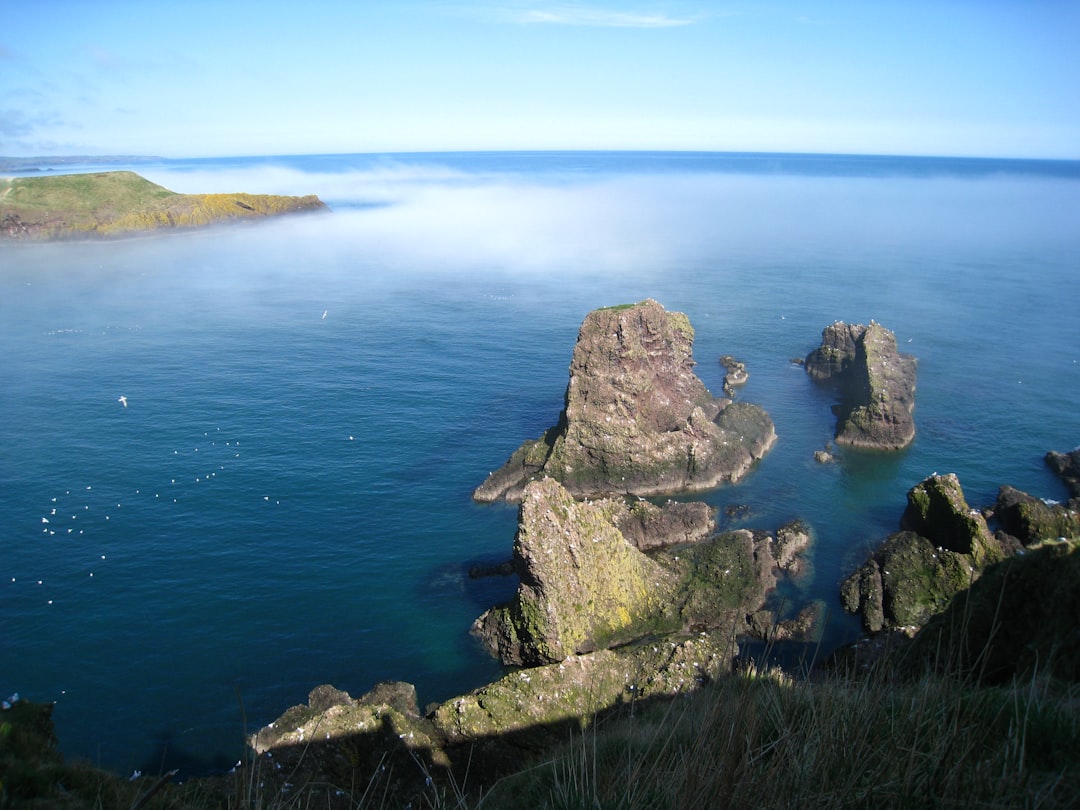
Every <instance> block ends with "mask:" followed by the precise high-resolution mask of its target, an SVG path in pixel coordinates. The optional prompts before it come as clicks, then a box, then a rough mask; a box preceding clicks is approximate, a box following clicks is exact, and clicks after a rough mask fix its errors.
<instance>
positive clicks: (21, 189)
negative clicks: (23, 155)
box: [0, 172, 177, 222]
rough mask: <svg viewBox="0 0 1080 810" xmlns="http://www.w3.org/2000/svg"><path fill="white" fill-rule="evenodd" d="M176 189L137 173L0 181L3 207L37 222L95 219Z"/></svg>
mask: <svg viewBox="0 0 1080 810" xmlns="http://www.w3.org/2000/svg"><path fill="white" fill-rule="evenodd" d="M175 196H177V194H176V192H175V191H169V189H167V188H164V187H162V186H159V185H157V184H155V183H151V182H150V181H149V180H147V179H146V178H144V177H140V176H139V175H137V174H135V173H134V172H98V173H94V174H65V175H57V176H55V177H17V178H13V179H3V180H0V210H4V211H7V210H12V211H15V212H17V213H18V214H19V215H20V216H21V217H22V218H23V219H25V220H28V221H37V220H39V219H41V218H47V217H54V216H60V217H63V218H65V219H67V220H68V221H70V222H77V221H80V220H87V221H95V220H97V219H100V218H101V217H102V216H103V215H105V216H106V217H107V216H109V215H111V216H112V217H116V216H120V215H122V214H125V213H128V212H130V211H135V210H140V209H145V208H148V207H151V206H153V205H154V204H155V203H158V202H160V201H161V200H164V199H167V198H169V197H175Z"/></svg>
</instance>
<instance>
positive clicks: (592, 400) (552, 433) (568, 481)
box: [473, 300, 776, 501]
mask: <svg viewBox="0 0 1080 810" xmlns="http://www.w3.org/2000/svg"><path fill="white" fill-rule="evenodd" d="M693 342H694V329H693V327H692V326H691V325H690V321H689V319H687V317H686V316H685V315H683V314H682V313H679V312H667V311H666V310H665V309H664V308H663V307H662V306H661V305H660V304H658V303H657V302H656V301H653V300H646V301H643V302H641V303H639V304H633V305H628V306H621V307H611V308H608V309H600V310H595V311H593V312H590V313H589V315H588V316H586V318H585V321H584V322H583V323H582V326H581V330H580V331H579V333H578V339H577V344H576V345H575V347H574V354H573V359H572V360H571V363H570V381H569V384H568V385H567V389H566V405H565V408H564V409H563V412H562V414H561V416H560V419H559V422H558V424H557V425H555V426H554V427H552V428H551V429H550V430H548V431H547V433H545V434H544V436H543V437H541V438H540V439H536V440H531V441H527V442H525V443H524V444H523V445H522V446H521V447H520V448H519V449H518V450H517V451H516V452H515V453H514V454H513V455H512V456H511V457H510V459H509V460H508V461H507V462H506V464H504V465H503V466H502V467H501V468H500V469H499V470H496V471H495V472H493V473H492V474H491V475H490V476H488V478H487V480H486V481H484V483H483V484H481V485H480V486H479V487H477V489H476V491H475V492H474V493H473V497H474V498H475V499H476V500H478V501H495V500H501V499H506V500H511V501H516V500H520V499H521V497H522V495H523V494H524V491H525V485H526V484H527V482H528V481H530V480H532V479H535V478H538V477H540V476H549V477H551V478H554V479H556V480H557V481H559V482H560V483H561V484H562V485H563V486H564V487H566V489H567V490H569V491H570V493H571V494H573V495H574V496H576V497H587V496H588V497H595V496H599V495H605V494H613V493H619V494H631V495H640V496H648V495H656V494H661V493H668V492H677V491H680V490H702V489H708V488H711V487H714V486H717V485H718V484H720V483H722V482H725V481H736V480H738V479H739V478H741V477H742V476H743V475H745V474H746V472H747V471H748V470H749V469H750V466H751V465H752V464H753V462H754V460H756V459H758V458H761V456H762V455H764V453H765V452H766V451H767V450H768V449H769V448H770V447H771V446H772V444H773V442H774V441H775V440H776V433H775V430H774V428H773V423H772V420H771V419H770V418H769V415H768V414H767V413H766V412H765V411H764V410H763V409H762V408H760V407H759V406H756V405H751V404H747V403H730V402H729V401H728V400H724V399H717V398H716V397H714V396H713V395H712V394H711V393H710V392H709V390H708V389H707V388H706V387H705V384H704V383H702V382H701V380H699V379H698V378H697V376H695V375H694V372H693V367H694V360H693V357H692V349H693Z"/></svg>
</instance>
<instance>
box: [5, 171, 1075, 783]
mask: <svg viewBox="0 0 1080 810" xmlns="http://www.w3.org/2000/svg"><path fill="white" fill-rule="evenodd" d="M38 168H39V169H40V172H49V171H53V172H59V171H63V172H70V171H77V170H79V169H80V168H89V169H92V170H101V169H103V168H110V169H114V168H132V169H133V170H135V171H137V172H139V173H140V174H141V175H143V176H144V177H146V178H147V179H149V180H151V181H153V182H155V183H158V184H160V185H163V186H165V187H167V188H169V189H172V190H174V191H178V192H188V193H201V192H235V191H246V192H254V193H278V194H318V195H319V196H320V197H321V198H322V199H323V201H325V202H326V203H327V205H328V206H329V208H330V211H329V212H327V213H325V214H317V215H305V216H296V217H292V218H283V219H277V220H272V221H265V222H261V223H258V224H241V225H236V226H234V227H221V228H211V229H208V230H202V231H196V232H186V233H172V234H162V235H153V236H147V237H139V238H130V239H122V240H114V241H102V242H78V243H64V244H5V245H2V246H0V349H2V350H0V541H2V544H3V545H2V553H0V693H2V695H0V696H2V697H5V698H6V697H9V696H11V695H13V694H15V693H18V694H19V695H20V696H21V697H22V698H25V699H28V700H33V701H40V702H52V703H55V708H54V719H55V723H56V731H57V735H58V739H59V746H60V749H61V751H62V752H63V753H64V754H65V756H67V757H68V758H70V759H78V760H84V761H88V762H90V763H92V764H95V765H99V766H102V767H105V768H108V769H111V770H114V771H117V772H121V773H124V774H127V773H129V772H132V771H135V770H140V771H143V772H144V773H157V772H160V771H163V770H166V769H170V768H180V769H181V777H183V776H191V775H197V774H205V773H213V772H218V771H222V770H226V769H228V768H229V767H230V766H231V765H233V764H234V763H235V762H236V761H237V760H239V759H240V758H241V757H242V755H243V751H244V739H245V734H248V733H251V732H253V731H255V730H257V729H258V728H259V727H260V726H261V725H263V724H266V723H268V722H270V721H272V720H274V719H275V718H276V717H278V716H279V715H280V714H281V713H282V712H284V711H285V710H286V709H287V708H289V707H290V706H293V705H296V704H300V703H304V702H306V699H307V694H308V692H309V691H310V690H311V689H312V688H313V687H315V686H317V685H319V684H324V683H330V684H333V685H334V686H336V687H338V688H340V689H344V690H346V691H348V692H349V693H350V694H352V695H354V696H359V695H361V694H363V693H364V692H365V691H367V690H368V689H370V688H371V687H373V686H374V685H375V684H376V683H378V682H380V681H384V680H401V681H408V682H410V683H413V684H415V686H416V688H417V691H418V695H419V700H420V705H421V707H423V706H425V705H427V704H429V703H431V702H435V701H441V700H445V699H447V698H450V697H452V696H454V695H457V694H462V693H464V692H467V691H468V690H470V689H474V688H476V687H479V686H481V685H483V684H485V683H487V682H489V681H491V680H493V679H495V678H497V677H498V676H499V675H500V674H501V673H502V671H503V670H502V669H501V667H500V666H499V664H498V663H497V662H496V661H494V660H493V659H492V658H491V657H490V656H489V655H488V654H487V653H486V652H485V651H484V650H483V649H482V648H481V647H480V646H479V644H478V643H477V642H476V641H475V640H474V639H473V638H472V637H471V636H470V634H469V627H470V624H471V623H472V622H473V620H474V619H475V618H476V617H477V616H479V615H480V613H481V612H482V611H484V610H485V609H486V608H487V607H489V606H490V605H492V604H494V603H496V602H498V601H502V600H505V599H507V598H508V597H509V596H510V595H511V594H512V593H513V590H514V588H515V586H516V583H515V582H514V581H513V579H512V578H510V579H508V578H484V579H471V578H470V577H469V575H468V572H469V569H470V567H472V566H475V565H489V564H494V563H498V562H501V561H504V560H506V559H509V557H510V555H511V550H512V546H513V541H514V533H515V529H516V525H517V509H516V507H514V506H513V505H509V504H487V505H481V504H477V503H474V502H473V501H472V499H471V492H472V490H473V488H475V487H476V486H477V485H478V484H479V483H480V482H482V481H483V480H484V478H485V477H486V476H487V474H488V473H489V471H491V470H494V469H495V468H497V467H498V466H499V465H501V464H502V463H503V462H504V461H505V460H506V458H507V457H508V456H509V455H510V453H511V452H512V451H513V450H515V449H516V448H517V447H518V446H519V445H520V444H521V442H522V441H524V440H525V439H529V438H535V437H537V436H539V435H540V434H541V433H542V432H543V431H544V430H545V429H546V428H548V427H549V426H551V425H553V424H554V423H555V422H556V420H557V418H558V416H559V411H560V409H561V407H562V404H563V397H564V394H565V390H566V384H567V373H568V365H569V362H570V357H571V353H572V351H573V347H574V342H575V339H576V337H577V331H578V328H579V326H580V325H581V322H582V320H583V318H584V317H585V316H586V314H587V313H588V312H589V311H590V310H593V309H596V308H598V307H604V306H609V305H614V304H622V303H629V302H635V301H640V300H642V299H645V298H653V299H656V300H657V301H659V302H660V303H661V304H663V306H664V307H666V308H667V309H669V310H675V311H680V312H684V313H685V314H686V315H687V316H688V317H689V319H690V321H691V323H692V324H693V326H694V329H695V331H696V339H695V344H694V357H695V359H696V362H697V365H696V373H697V374H698V376H699V377H700V378H701V379H702V380H703V381H704V383H705V384H706V386H708V387H709V388H710V390H712V391H713V392H714V393H717V394H718V393H720V391H721V388H722V380H723V374H724V369H723V367H722V366H721V365H720V363H719V362H718V361H719V358H720V356H721V355H726V354H730V355H733V356H735V357H736V358H737V359H738V360H740V361H742V362H744V363H745V364H746V367H747V370H748V372H749V381H748V383H747V384H746V385H745V386H744V387H743V388H741V389H739V390H738V391H737V393H736V398H737V399H739V400H742V401H747V402H754V403H757V404H760V405H761V406H763V407H764V408H765V409H766V410H767V411H768V412H769V414H770V415H771V416H772V419H773V421H774V423H775V425H776V432H777V435H778V441H777V443H776V445H775V446H774V447H773V449H772V450H771V451H770V452H769V453H768V454H767V455H766V456H765V458H764V459H762V460H761V461H760V462H758V463H757V464H756V465H755V467H754V468H753V469H752V471H751V472H750V473H749V474H748V475H747V476H746V477H745V478H744V479H743V480H742V481H740V482H739V483H737V484H734V485H729V486H722V487H719V488H717V489H714V490H711V491H708V492H704V493H698V494H695V495H686V494H680V493H675V494H673V497H677V498H696V499H701V500H705V501H707V502H709V503H710V504H712V505H714V506H715V507H716V508H717V510H718V519H717V522H718V527H719V528H734V527H748V528H753V529H762V530H765V531H773V530H775V529H776V528H777V527H778V526H780V525H781V524H783V523H785V522H787V521H789V520H793V519H801V520H804V521H805V522H806V523H807V524H809V526H810V527H811V529H812V532H813V538H814V539H813V545H812V546H811V549H810V551H809V553H808V567H807V572H806V573H805V574H804V575H803V576H802V577H800V578H798V579H796V580H792V581H790V582H785V583H783V585H782V587H781V589H780V591H779V592H778V595H777V597H776V598H777V600H778V602H777V604H778V606H779V608H780V609H781V610H782V611H785V612H794V611H796V610H798V609H800V608H801V607H804V606H806V605H808V604H811V603H815V602H816V603H818V604H820V605H822V606H823V607H824V616H825V618H824V620H823V622H822V625H821V626H820V630H819V633H818V635H817V641H816V642H815V643H816V645H817V653H818V654H820V655H826V654H827V653H828V652H829V651H830V650H831V649H833V648H835V647H836V646H837V645H840V644H842V643H845V642H847V641H851V640H853V639H855V638H857V637H858V635H859V632H860V628H859V623H858V621H857V620H856V619H855V618H853V617H850V616H847V615H845V614H844V613H843V611H842V609H841V607H840V603H839V599H838V583H839V582H840V581H841V580H842V578H843V577H844V576H845V575H846V574H848V573H849V572H850V571H852V570H853V569H854V568H855V567H857V566H858V564H859V563H861V562H862V561H863V559H865V556H866V554H867V553H868V551H869V550H870V549H871V548H872V547H873V546H874V545H876V544H877V543H879V542H880V541H881V540H882V539H884V538H885V537H886V536H887V535H888V534H889V533H891V532H893V531H896V530H897V528H898V521H899V519H900V515H901V513H902V512H903V509H904V506H905V504H906V498H905V495H906V493H907V491H908V489H910V488H911V487H912V486H913V485H915V484H916V483H918V482H919V481H921V480H922V479H924V478H925V477H927V476H929V475H931V474H932V473H935V472H936V473H956V474H957V475H958V476H959V478H960V482H961V485H962V486H963V488H964V492H965V494H966V497H967V500H968V502H969V504H971V505H972V506H977V507H979V506H985V505H989V504H991V503H993V501H994V499H995V497H996V494H997V491H998V488H999V487H1000V486H1001V485H1004V484H1009V485H1012V486H1015V487H1019V488H1021V489H1023V490H1026V491H1028V492H1031V493H1032V494H1035V495H1037V496H1039V497H1044V498H1048V499H1054V500H1064V499H1066V498H1067V492H1066V489H1065V487H1064V485H1063V484H1062V483H1061V482H1060V481H1059V480H1058V479H1057V478H1055V477H1054V476H1053V475H1052V474H1051V473H1050V471H1049V470H1048V469H1047V467H1046V465H1045V463H1044V461H1043V457H1044V455H1045V453H1046V452H1047V451H1048V450H1059V451H1067V450H1070V449H1072V448H1074V447H1076V446H1077V444H1078V443H1080V308H1078V302H1080V162H1069V161H1024V160H989V159H955V158H924V157H877V156H844V155H800V154H741V153H740V154H734V153H686V152H678V153H661V152H488V153H441V154H436V153H430V154H416V153H413V154H354V155H309V156H278V157H222V158H212V159H210V158H208V159H183V160H181V159H160V160H151V161H143V162H138V163H133V164H132V165H130V166H125V165H122V164H119V165H115V166H107V167H105V166H101V165H96V164H95V165H93V166H89V167H79V166H73V165H64V166H59V167H50V166H48V165H47V164H42V166H40V167H38ZM34 174H38V172H35V173H34ZM871 320H874V321H876V322H878V323H880V324H882V325H884V326H886V327H887V328H888V329H890V330H892V331H893V332H894V333H895V335H896V338H897V342H898V345H899V347H900V349H901V351H904V352H908V353H910V354H913V355H914V356H915V357H916V358H918V385H917V392H916V408H915V413H914V416H915V422H916V429H917V435H916V438H915V440H914V442H913V444H911V446H909V447H908V448H907V449H905V450H903V451H900V452H889V453H883V452H868V451H853V450H848V449H842V448H833V449H834V451H835V455H836V461H835V462H834V463H830V464H821V463H818V462H817V461H815V460H814V452H815V451H816V450H820V449H824V448H827V447H829V446H830V443H831V440H832V438H833V435H834V429H835V419H834V416H833V413H832V411H831V406H832V405H833V404H834V403H835V392H834V391H832V390H831V389H829V388H828V387H822V386H819V385H816V384H814V383H812V382H811V381H810V380H809V379H808V378H807V375H806V373H805V371H804V369H803V368H802V367H801V366H800V365H799V364H798V363H797V362H795V361H796V360H798V359H799V358H803V357H805V356H806V355H807V354H808V353H809V352H810V351H811V350H812V349H814V348H815V347H816V346H817V345H819V343H820V339H821V332H822V330H823V329H824V328H825V327H826V326H828V325H829V324H831V323H833V322H834V321H846V322H849V323H869V322H870V321H871ZM121 398H123V399H121ZM663 500H664V499H658V502H662V501H663Z"/></svg>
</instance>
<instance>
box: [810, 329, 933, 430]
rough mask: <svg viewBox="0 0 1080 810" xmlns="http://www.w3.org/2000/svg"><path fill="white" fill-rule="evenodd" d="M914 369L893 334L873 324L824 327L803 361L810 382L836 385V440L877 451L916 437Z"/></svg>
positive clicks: (911, 361)
mask: <svg viewBox="0 0 1080 810" xmlns="http://www.w3.org/2000/svg"><path fill="white" fill-rule="evenodd" d="M915 365H916V363H915V358H914V357H912V356H911V355H908V354H900V353H899V352H898V351H897V349H896V336H895V335H893V333H892V332H890V331H889V330H888V329H886V328H885V327H883V326H881V325H880V324H877V323H874V322H873V321H871V322H870V325H869V326H864V325H862V324H846V323H843V322H840V321H837V322H836V323H834V324H832V325H830V326H827V327H825V329H824V330H823V331H822V333H821V346H819V347H818V348H816V349H814V351H812V352H810V354H809V355H807V357H806V363H805V366H806V372H807V374H809V375H810V376H811V377H812V378H813V379H814V380H817V381H819V382H835V383H837V384H838V385H839V390H840V403H839V404H838V405H837V406H836V408H834V410H835V412H836V415H837V427H836V441H837V442H839V443H840V444H846V445H850V446H853V447H865V448H872V449H878V450H898V449H900V448H903V447H906V446H907V445H908V444H910V443H911V441H912V439H914V438H915V421H914V419H913V418H912V411H913V410H914V408H915Z"/></svg>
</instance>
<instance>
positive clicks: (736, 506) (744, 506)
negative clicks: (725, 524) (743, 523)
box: [724, 503, 754, 520]
mask: <svg viewBox="0 0 1080 810" xmlns="http://www.w3.org/2000/svg"><path fill="white" fill-rule="evenodd" d="M753 512H754V508H753V507H752V506H751V505H750V504H748V503H733V504H729V505H728V506H727V507H726V508H725V509H724V515H725V516H726V517H728V518H731V519H732V520H745V519H746V518H748V517H750V515H751V514H753Z"/></svg>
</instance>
